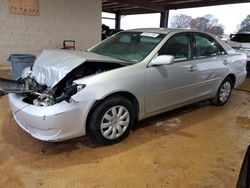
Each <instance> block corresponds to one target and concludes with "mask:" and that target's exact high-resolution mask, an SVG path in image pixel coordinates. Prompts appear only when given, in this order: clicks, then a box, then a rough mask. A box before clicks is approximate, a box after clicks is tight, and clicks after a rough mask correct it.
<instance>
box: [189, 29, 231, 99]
mask: <svg viewBox="0 0 250 188" xmlns="http://www.w3.org/2000/svg"><path fill="white" fill-rule="evenodd" d="M193 40H194V43H195V53H194V59H195V65H196V68H197V76H198V80H199V82H200V83H199V85H198V88H199V90H200V94H201V95H209V94H211V92H212V91H213V90H214V89H215V87H218V85H219V83H220V81H221V79H223V77H224V76H225V74H226V72H227V71H228V67H227V64H228V60H227V59H228V55H227V54H226V51H225V50H224V49H223V48H222V47H221V45H220V44H219V43H218V42H217V41H216V40H215V39H214V38H213V37H211V36H209V35H207V34H203V33H194V34H193Z"/></svg>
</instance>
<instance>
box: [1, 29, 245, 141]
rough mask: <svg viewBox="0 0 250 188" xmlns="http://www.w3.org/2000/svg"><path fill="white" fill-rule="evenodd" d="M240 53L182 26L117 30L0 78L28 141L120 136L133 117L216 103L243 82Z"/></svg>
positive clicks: (45, 55)
mask: <svg viewBox="0 0 250 188" xmlns="http://www.w3.org/2000/svg"><path fill="white" fill-rule="evenodd" d="M245 77H246V55H245V54H242V53H238V52H235V50H233V49H232V48H231V47H230V46H229V45H228V44H226V43H225V42H223V41H221V40H217V37H215V36H214V35H211V34H208V33H204V32H197V31H191V30H182V29H160V28H158V29H157V28H155V29H136V30H129V31H125V32H120V33H118V34H116V35H113V36H111V37H109V38H108V39H106V40H104V41H103V42H101V43H99V44H97V45H96V46H94V47H92V48H91V49H89V50H87V51H86V52H77V51H66V50H45V51H44V52H43V53H42V54H41V55H40V56H39V57H38V58H37V60H36V61H35V64H34V67H33V70H32V71H28V70H27V71H26V72H24V73H23V76H22V78H20V80H19V81H11V80H3V79H2V80H1V79H0V94H1V95H4V94H7V93H10V94H9V103H10V106H11V108H12V111H13V116H14V118H15V120H16V122H17V123H18V124H19V125H20V126H21V127H22V128H23V129H24V130H25V131H27V132H28V133H30V134H31V135H32V136H33V137H35V138H37V139H40V140H45V141H61V140H66V139H70V138H74V137H78V136H82V135H86V134H88V135H89V136H90V137H91V138H92V139H93V140H95V141H97V142H98V143H100V144H106V145H108V144H114V143H117V142H119V141H121V140H123V139H125V138H126V137H127V136H128V134H129V132H130V130H131V128H132V127H133V126H134V124H135V123H136V122H137V121H138V120H142V119H145V118H147V117H150V116H153V115H156V114H160V113H162V112H166V111H169V110H172V109H176V108H179V107H181V106H185V105H188V104H191V103H194V102H198V101H202V100H210V101H211V102H212V104H214V105H217V106H221V105H224V104H226V103H227V101H228V100H229V98H230V94H231V91H232V89H233V88H234V87H237V86H238V85H240V84H241V83H243V82H244V80H245Z"/></svg>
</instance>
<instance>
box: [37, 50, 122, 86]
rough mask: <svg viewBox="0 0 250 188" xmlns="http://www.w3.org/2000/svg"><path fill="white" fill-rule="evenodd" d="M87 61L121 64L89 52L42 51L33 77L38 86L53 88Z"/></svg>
mask: <svg viewBox="0 0 250 188" xmlns="http://www.w3.org/2000/svg"><path fill="white" fill-rule="evenodd" d="M87 60H88V61H103V62H109V61H111V62H118V63H121V62H122V61H119V60H117V59H114V58H111V57H107V56H101V55H98V54H94V53H91V52H81V51H69V50H43V52H42V53H41V54H40V55H39V56H38V57H37V59H36V61H35V63H34V67H33V75H34V77H35V80H36V81H37V82H38V83H39V84H42V85H46V86H48V87H53V86H55V85H56V84H57V83H58V82H59V81H60V80H61V79H63V78H64V77H65V76H66V75H67V74H68V73H69V72H71V71H72V70H73V69H75V68H76V67H78V66H79V65H81V64H83V63H84V62H86V61H87Z"/></svg>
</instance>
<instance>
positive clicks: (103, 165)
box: [0, 90, 250, 188]
mask: <svg viewBox="0 0 250 188" xmlns="http://www.w3.org/2000/svg"><path fill="white" fill-rule="evenodd" d="M248 144H250V93H248V92H244V91H238V90H234V92H233V94H232V97H231V99H230V101H229V102H228V104H227V105H225V106H223V107H214V106H212V105H210V104H209V103H208V102H202V103H199V104H193V105H190V106H187V107H184V108H181V109H178V110H175V111H171V112H168V113H164V114H162V115H159V116H156V117H153V118H149V119H147V120H144V121H142V122H139V123H138V124H137V125H136V128H135V130H133V131H131V133H130V136H129V137H128V138H127V139H126V140H124V141H123V142H121V143H119V144H116V145H113V146H108V147H97V146H96V145H94V144H92V142H91V141H90V140H89V138H88V137H81V138H77V139H73V140H69V141H65V142H62V143H47V142H41V141H38V140H36V139H34V138H32V137H31V136H30V135H29V134H27V133H26V132H24V131H23V130H22V129H21V128H20V127H19V126H18V125H17V124H16V123H15V121H14V119H13V117H12V115H11V111H10V108H9V106H8V102H7V97H4V98H2V99H1V100H0V187H86V188H88V187H97V188H98V187H107V188H112V187H115V188H116V187H124V188H125V187H126V188H127V187H133V188H134V187H154V188H155V187H164V188H165V187H170V188H174V187H180V188H182V187H191V188H203V187H204V188H210V187H218V188H220V187H221V188H224V187H225V188H230V187H235V185H236V182H237V179H238V174H239V171H240V167H241V164H242V161H243V157H244V155H245V151H246V149H247V146H248Z"/></svg>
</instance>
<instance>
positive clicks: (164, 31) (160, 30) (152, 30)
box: [125, 28, 211, 35]
mask: <svg viewBox="0 0 250 188" xmlns="http://www.w3.org/2000/svg"><path fill="white" fill-rule="evenodd" d="M125 31H128V32H149V33H159V34H169V33H172V32H175V33H181V32H198V33H205V34H209V33H207V32H203V31H197V30H193V29H180V28H140V29H130V30H125ZM210 35H211V34H210Z"/></svg>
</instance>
